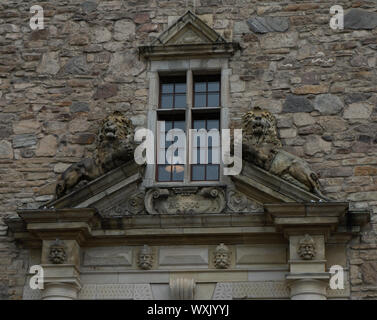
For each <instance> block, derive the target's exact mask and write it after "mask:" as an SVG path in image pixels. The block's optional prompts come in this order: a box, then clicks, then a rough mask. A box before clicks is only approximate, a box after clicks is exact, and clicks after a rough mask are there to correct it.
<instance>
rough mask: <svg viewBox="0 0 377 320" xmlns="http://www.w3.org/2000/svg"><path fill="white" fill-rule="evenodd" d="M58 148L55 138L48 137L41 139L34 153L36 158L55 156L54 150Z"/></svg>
mask: <svg viewBox="0 0 377 320" xmlns="http://www.w3.org/2000/svg"><path fill="white" fill-rule="evenodd" d="M57 147H58V142H57V139H56V137H55V136H53V135H48V136H46V137H43V138H42V139H41V140H40V141H39V145H38V148H37V151H36V153H35V154H36V155H37V157H51V156H54V155H55V154H56V149H57Z"/></svg>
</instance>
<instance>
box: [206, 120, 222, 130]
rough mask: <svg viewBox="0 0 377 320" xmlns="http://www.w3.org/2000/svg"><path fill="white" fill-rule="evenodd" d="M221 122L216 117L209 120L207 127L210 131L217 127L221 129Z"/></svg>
mask: <svg viewBox="0 0 377 320" xmlns="http://www.w3.org/2000/svg"><path fill="white" fill-rule="evenodd" d="M219 123H220V121H219V120H217V119H215V120H207V129H208V131H209V130H211V129H217V130H219V129H220V128H219Z"/></svg>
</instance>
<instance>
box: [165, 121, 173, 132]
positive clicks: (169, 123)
mask: <svg viewBox="0 0 377 320" xmlns="http://www.w3.org/2000/svg"><path fill="white" fill-rule="evenodd" d="M172 128H173V121H165V132H168V131H169V130H171V129H172Z"/></svg>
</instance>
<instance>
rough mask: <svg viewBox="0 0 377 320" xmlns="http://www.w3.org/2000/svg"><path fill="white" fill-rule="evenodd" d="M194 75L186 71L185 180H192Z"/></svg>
mask: <svg viewBox="0 0 377 320" xmlns="http://www.w3.org/2000/svg"><path fill="white" fill-rule="evenodd" d="M193 86H194V81H193V75H192V70H191V69H189V70H187V73H186V92H187V94H186V99H187V100H186V103H187V106H186V166H185V177H184V182H185V183H188V182H190V180H191V179H190V175H191V166H190V153H191V152H190V151H191V144H190V140H191V139H190V129H191V122H192V112H191V110H192V101H193Z"/></svg>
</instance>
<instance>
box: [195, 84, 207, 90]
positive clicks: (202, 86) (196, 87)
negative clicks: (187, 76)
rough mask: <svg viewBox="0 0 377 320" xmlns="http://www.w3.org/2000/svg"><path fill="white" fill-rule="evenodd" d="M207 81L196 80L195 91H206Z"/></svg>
mask: <svg viewBox="0 0 377 320" xmlns="http://www.w3.org/2000/svg"><path fill="white" fill-rule="evenodd" d="M206 84H207V83H206V82H195V92H206V91H207V88H206Z"/></svg>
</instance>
